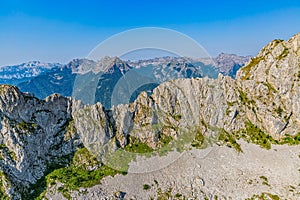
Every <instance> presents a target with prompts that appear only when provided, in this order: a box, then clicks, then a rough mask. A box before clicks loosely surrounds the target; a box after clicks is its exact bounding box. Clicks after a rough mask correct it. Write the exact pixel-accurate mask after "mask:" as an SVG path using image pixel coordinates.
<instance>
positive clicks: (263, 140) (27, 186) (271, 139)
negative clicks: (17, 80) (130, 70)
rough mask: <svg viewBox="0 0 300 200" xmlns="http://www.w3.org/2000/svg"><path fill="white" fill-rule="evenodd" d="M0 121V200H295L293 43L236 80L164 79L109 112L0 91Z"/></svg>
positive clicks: (297, 64)
mask: <svg viewBox="0 0 300 200" xmlns="http://www.w3.org/2000/svg"><path fill="white" fill-rule="evenodd" d="M0 119H1V126H0V128H1V135H0V143H1V146H0V175H1V178H0V183H1V187H0V196H1V199H151V198H152V199H188V198H189V199H299V194H300V185H299V184H300V174H299V169H300V164H299V163H300V162H299V157H300V145H299V144H300V34H297V35H295V36H293V37H292V38H291V39H290V40H288V41H283V40H274V41H273V42H271V43H270V44H268V45H266V46H265V47H264V48H263V49H262V50H261V52H260V53H259V54H258V55H257V56H256V57H254V58H252V59H251V60H250V61H249V62H248V63H247V64H246V65H245V66H244V67H242V68H241V69H240V70H239V71H238V72H237V76H236V80H234V79H232V78H231V77H229V76H223V75H219V77H218V78H217V79H210V78H207V77H205V78H190V79H175V80H171V81H168V82H164V83H162V84H160V85H159V86H158V87H156V88H155V89H154V91H153V93H152V94H151V95H149V94H147V93H146V92H142V93H141V94H140V95H139V96H138V97H137V99H136V100H135V101H134V102H133V103H130V104H121V105H118V106H114V107H112V108H111V109H110V110H108V109H106V108H105V107H103V106H102V104H101V103H96V104H93V105H84V104H83V103H82V102H81V101H77V100H74V99H71V98H65V97H62V96H60V95H57V94H54V95H51V96H49V97H47V98H46V99H44V100H39V99H37V98H35V97H33V96H32V95H30V94H28V93H22V92H20V91H19V89H18V88H16V87H13V86H8V85H1V86H0ZM168 159H169V160H168ZM166 160H167V161H166Z"/></svg>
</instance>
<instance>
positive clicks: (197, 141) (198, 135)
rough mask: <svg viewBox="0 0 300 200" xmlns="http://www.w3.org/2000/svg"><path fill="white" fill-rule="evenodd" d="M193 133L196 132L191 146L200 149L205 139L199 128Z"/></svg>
mask: <svg viewBox="0 0 300 200" xmlns="http://www.w3.org/2000/svg"><path fill="white" fill-rule="evenodd" d="M195 132H196V134H195V138H194V139H193V141H192V144H191V145H192V146H193V147H196V148H201V147H202V145H203V142H204V140H205V137H204V135H203V134H202V132H201V130H200V128H197V129H196V131H195Z"/></svg>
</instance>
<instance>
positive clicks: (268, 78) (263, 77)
mask: <svg viewBox="0 0 300 200" xmlns="http://www.w3.org/2000/svg"><path fill="white" fill-rule="evenodd" d="M236 83H237V85H238V87H240V89H241V90H242V91H243V92H244V94H245V95H246V97H247V99H249V100H251V102H250V101H249V102H246V104H244V109H245V112H246V116H247V117H248V118H249V119H250V120H251V121H252V122H253V123H254V124H256V125H258V126H259V127H260V128H261V129H263V130H264V131H265V132H266V133H268V134H270V135H272V136H275V137H281V136H283V135H284V134H295V133H298V132H299V131H300V121H299V120H300V34H297V35H295V36H294V37H292V38H291V39H290V40H288V41H283V40H274V41H273V42H271V43H270V44H268V45H267V46H265V47H264V48H263V49H262V50H261V52H260V53H259V54H258V55H257V56H256V57H255V58H253V59H252V60H251V61H250V62H249V63H248V64H247V65H246V66H245V67H243V68H242V69H241V70H240V71H239V72H238V74H237V80H236Z"/></svg>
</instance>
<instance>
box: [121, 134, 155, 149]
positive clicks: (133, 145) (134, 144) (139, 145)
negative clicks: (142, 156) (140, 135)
mask: <svg viewBox="0 0 300 200" xmlns="http://www.w3.org/2000/svg"><path fill="white" fill-rule="evenodd" d="M124 150H125V151H128V152H132V153H150V152H153V149H152V148H151V147H149V146H148V145H147V144H146V143H143V142H141V141H139V140H138V139H135V138H133V137H130V138H129V144H128V145H127V146H126V147H125V148H124Z"/></svg>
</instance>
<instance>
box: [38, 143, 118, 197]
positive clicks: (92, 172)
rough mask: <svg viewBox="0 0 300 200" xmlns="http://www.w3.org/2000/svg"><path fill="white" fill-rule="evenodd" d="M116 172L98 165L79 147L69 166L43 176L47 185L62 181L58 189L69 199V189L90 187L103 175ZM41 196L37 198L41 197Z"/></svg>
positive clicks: (84, 149) (92, 157)
mask: <svg viewBox="0 0 300 200" xmlns="http://www.w3.org/2000/svg"><path fill="white" fill-rule="evenodd" d="M118 173H120V172H119V171H116V170H114V169H111V168H109V167H107V166H105V165H100V163H98V161H97V159H96V158H95V157H94V156H92V155H91V154H90V153H89V151H88V150H87V149H86V148H81V149H79V150H78V151H76V153H75V155H74V157H73V160H72V162H71V164H70V165H69V166H67V167H62V168H59V169H56V170H54V171H52V172H51V173H49V174H48V175H47V176H46V177H45V180H46V185H47V186H53V185H55V184H56V183H57V182H60V183H62V186H61V187H59V188H58V191H59V192H61V193H62V194H63V195H64V197H66V198H67V199H70V194H69V191H70V190H77V189H79V188H80V187H86V188H88V187H92V186H94V185H97V184H99V183H100V181H101V179H102V178H103V177H105V176H114V175H116V174H118ZM42 195H43V193H42V194H41V196H42ZM41 196H40V197H38V198H41ZM38 198H37V199H38Z"/></svg>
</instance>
